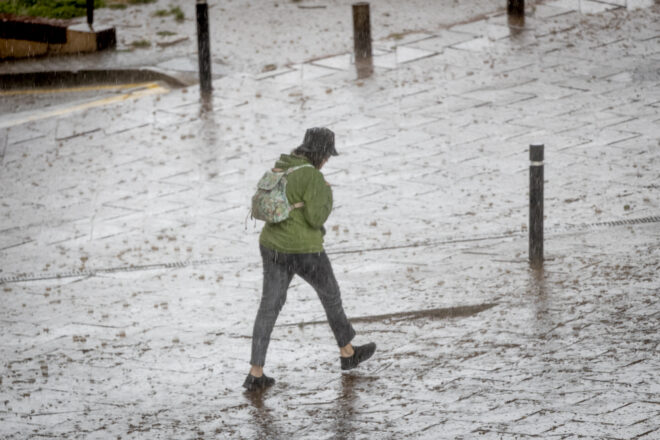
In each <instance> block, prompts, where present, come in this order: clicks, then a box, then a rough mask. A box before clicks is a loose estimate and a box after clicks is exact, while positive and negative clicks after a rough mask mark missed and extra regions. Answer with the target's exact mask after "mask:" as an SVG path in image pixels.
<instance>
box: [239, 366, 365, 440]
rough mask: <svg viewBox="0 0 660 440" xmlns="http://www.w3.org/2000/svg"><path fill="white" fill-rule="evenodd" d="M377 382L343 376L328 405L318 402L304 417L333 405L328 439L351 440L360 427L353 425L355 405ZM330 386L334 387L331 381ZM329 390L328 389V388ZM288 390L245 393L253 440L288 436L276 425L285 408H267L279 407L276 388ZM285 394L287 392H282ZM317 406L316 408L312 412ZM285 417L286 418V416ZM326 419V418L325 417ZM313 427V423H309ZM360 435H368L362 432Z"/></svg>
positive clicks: (353, 373)
mask: <svg viewBox="0 0 660 440" xmlns="http://www.w3.org/2000/svg"><path fill="white" fill-rule="evenodd" d="M376 381H378V376H365V375H362V374H360V373H359V372H358V373H356V372H350V373H343V374H342V375H341V379H340V380H339V387H338V388H337V395H336V397H335V398H334V399H332V400H331V401H330V402H318V403H316V404H312V405H311V406H312V407H311V408H309V410H308V411H307V414H308V415H309V416H311V417H312V418H313V417H314V414H318V413H319V412H320V411H323V412H325V411H327V408H328V407H327V404H328V403H331V404H332V403H334V409H333V410H331V411H332V420H333V421H332V423H331V427H329V428H328V429H329V432H328V435H329V436H330V437H329V438H333V439H337V440H339V439H347V438H354V437H355V436H356V434H360V427H359V426H358V425H356V424H355V423H354V422H355V416H356V415H357V414H358V412H359V411H358V407H357V403H358V402H359V401H360V400H361V395H362V393H365V394H368V389H367V388H368V387H369V386H370V385H371V384H373V383H374V382H376ZM332 383H335V381H333V382H332ZM328 386H331V385H330V384H328ZM277 387H280V390H281V388H282V387H284V388H288V386H287V385H286V384H284V383H280V384H278V385H275V387H274V388H269V389H266V390H261V391H255V392H247V391H246V392H244V393H243V394H244V396H245V399H246V400H247V401H248V402H249V412H250V419H249V420H250V422H251V424H252V426H253V428H254V430H255V434H254V438H258V439H283V438H287V437H288V436H289V435H290V431H286V432H285V431H282V430H281V429H280V427H279V425H278V422H281V421H282V418H281V416H282V414H278V410H279V411H280V412H281V411H286V409H285V408H274V407H273V408H272V407H271V406H269V404H270V405H276V406H277V405H278V404H281V403H282V402H281V401H280V400H278V388H277ZM285 391H287V390H285ZM313 406H316V408H313ZM285 417H286V416H285ZM324 418H325V417H324ZM310 424H311V425H314V424H315V422H314V420H310ZM362 434H367V433H366V432H362Z"/></svg>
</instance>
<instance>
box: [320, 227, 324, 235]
mask: <svg viewBox="0 0 660 440" xmlns="http://www.w3.org/2000/svg"><path fill="white" fill-rule="evenodd" d="M321 235H323V236H325V226H321Z"/></svg>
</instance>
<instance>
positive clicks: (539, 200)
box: [529, 145, 543, 269]
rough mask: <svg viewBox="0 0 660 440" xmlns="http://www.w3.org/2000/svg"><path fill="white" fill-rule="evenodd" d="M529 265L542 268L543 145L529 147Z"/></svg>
mask: <svg viewBox="0 0 660 440" xmlns="http://www.w3.org/2000/svg"><path fill="white" fill-rule="evenodd" d="M529 160H530V166H529V263H530V265H531V266H532V268H533V269H540V268H541V267H543V145H530V146H529Z"/></svg>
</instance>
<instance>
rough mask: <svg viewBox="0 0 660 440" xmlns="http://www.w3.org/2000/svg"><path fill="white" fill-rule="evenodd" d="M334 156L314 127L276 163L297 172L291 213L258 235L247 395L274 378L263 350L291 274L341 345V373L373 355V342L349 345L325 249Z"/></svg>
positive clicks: (290, 191)
mask: <svg viewBox="0 0 660 440" xmlns="http://www.w3.org/2000/svg"><path fill="white" fill-rule="evenodd" d="M337 154H338V153H337V150H336V149H335V134H334V133H333V132H332V131H331V130H329V129H328V128H324V127H315V128H310V129H308V130H307V131H306V132H305V136H304V139H303V143H302V144H301V145H300V146H299V147H297V148H296V149H294V150H293V152H292V153H291V154H282V155H281V156H280V158H279V159H278V160H277V161H276V162H275V171H279V170H281V171H286V170H288V169H290V168H291V169H293V167H296V169H295V170H293V171H291V172H290V173H289V174H287V177H286V179H287V184H286V196H287V199H288V201H289V203H290V204H291V205H292V206H293V207H295V209H293V210H292V211H291V212H290V214H289V218H287V219H286V220H284V221H282V222H280V223H266V224H265V226H264V228H263V230H262V231H261V235H260V236H259V249H260V252H261V258H262V262H263V290H262V296H261V303H260V304H259V310H258V312H257V317H256V319H255V322H254V329H253V332H252V354H251V359H250V364H251V367H250V372H249V374H248V376H247V378H246V379H245V382H244V383H243V386H244V387H245V388H246V389H247V390H248V391H255V390H261V389H264V388H266V387H269V386H271V385H273V384H274V383H275V379H273V378H272V377H268V376H266V375H265V374H264V372H263V369H264V364H265V363H266V351H267V350H268V344H269V342H270V335H271V333H272V331H273V327H274V326H275V321H276V320H277V316H278V315H279V313H280V310H281V309H282V306H284V303H285V301H286V294H287V290H288V288H289V284H290V283H291V280H292V279H293V276H294V275H298V276H299V277H301V278H302V279H303V280H305V281H306V282H307V283H309V284H310V285H311V286H312V287H313V288H314V290H315V291H316V293H317V294H318V297H319V299H320V300H321V304H322V305H323V308H324V309H325V313H326V316H327V318H328V323H329V324H330V328H331V329H332V332H333V334H334V336H335V339H336V341H337V345H338V346H339V359H340V366H341V369H342V370H350V369H352V368H355V367H357V366H358V365H359V364H360V363H362V362H364V361H366V360H367V359H369V358H370V357H371V356H372V355H373V354H374V352H375V351H376V344H375V343H373V342H370V343H368V344H365V345H361V346H353V345H352V344H351V341H352V340H353V338H354V337H355V330H353V326H352V325H351V323H350V322H349V321H348V318H347V317H346V313H345V312H344V308H343V306H342V301H341V294H340V291H339V285H338V284H337V280H336V279H335V275H334V273H333V271H332V265H331V264H330V260H329V259H328V256H327V254H326V253H325V251H324V249H323V236H324V235H325V228H324V227H323V225H324V223H325V221H326V220H327V218H328V216H329V215H330V212H331V211H332V190H331V188H330V185H329V184H328V183H327V182H326V181H325V178H324V177H323V174H322V173H321V168H323V165H325V164H326V162H327V161H328V159H330V157H331V156H337ZM310 165H311V166H310Z"/></svg>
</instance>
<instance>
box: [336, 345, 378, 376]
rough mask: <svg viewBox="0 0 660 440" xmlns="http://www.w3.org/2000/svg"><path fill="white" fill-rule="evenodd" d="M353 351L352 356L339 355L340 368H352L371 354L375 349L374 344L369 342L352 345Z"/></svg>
mask: <svg viewBox="0 0 660 440" xmlns="http://www.w3.org/2000/svg"><path fill="white" fill-rule="evenodd" d="M353 351H354V352H355V353H353V356H351V357H341V356H340V357H339V359H340V360H341V369H342V370H350V369H353V368H355V367H357V366H358V365H360V364H361V363H362V362H364V361H366V360H367V359H369V358H370V357H371V356H373V354H374V352H375V351H376V344H374V343H373V342H369V343H368V344H365V345H360V346H354V347H353Z"/></svg>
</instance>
